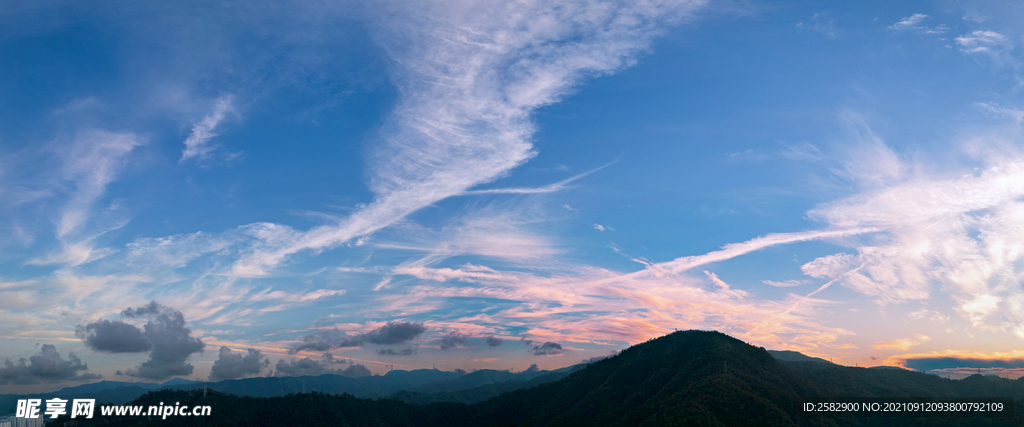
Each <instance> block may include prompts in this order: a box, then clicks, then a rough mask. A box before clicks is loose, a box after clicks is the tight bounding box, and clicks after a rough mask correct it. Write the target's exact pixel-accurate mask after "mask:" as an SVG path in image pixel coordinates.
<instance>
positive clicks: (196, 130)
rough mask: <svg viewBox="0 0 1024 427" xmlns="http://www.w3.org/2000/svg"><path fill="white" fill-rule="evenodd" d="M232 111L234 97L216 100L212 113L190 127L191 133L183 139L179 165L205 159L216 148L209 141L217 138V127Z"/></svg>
mask: <svg viewBox="0 0 1024 427" xmlns="http://www.w3.org/2000/svg"><path fill="white" fill-rule="evenodd" d="M233 111H234V97H232V96H230V95H228V96H223V97H220V98H218V99H217V101H216V103H215V105H214V107H213V111H211V112H210V114H208V115H206V117H203V120H201V121H199V123H196V124H195V125H193V126H192V133H190V134H189V136H188V138H187V139H185V149H184V150H182V152H181V159H180V160H179V163H184V162H185V161H186V160H189V159H197V160H202V159H204V158H207V157H208V156H209V155H210V153H211V152H212V151H213V150H214V149H215V148H216V146H215V145H214V144H212V143H211V142H210V140H211V139H213V138H214V137H216V136H217V133H216V130H217V126H218V125H220V123H221V122H222V121H224V119H225V118H226V116H227V115H228V114H229V113H231V112H233Z"/></svg>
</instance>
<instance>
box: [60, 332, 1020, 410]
mask: <svg viewBox="0 0 1024 427" xmlns="http://www.w3.org/2000/svg"><path fill="white" fill-rule="evenodd" d="M797 354H799V353H797ZM773 356H774V357H773ZM800 356H803V355H800ZM777 357H779V356H778V355H777V354H772V353H769V352H768V351H767V350H765V349H763V348H760V347H755V346H751V345H748V344H746V343H744V342H742V341H739V340H736V339H734V338H731V337H729V336H727V335H724V334H721V333H717V332H706V331H680V332H676V333H673V334H670V335H667V336H664V337H661V338H658V339H654V340H651V341H648V342H645V343H642V344H638V345H635V346H633V347H630V348H629V349H626V350H624V351H623V352H621V353H620V354H619V355H617V356H615V357H611V358H608V359H604V360H600V361H597V362H594V363H592V364H589V365H580V366H575V367H571V368H567V369H563V370H560V371H556V372H533V373H525V372H523V373H510V372H505V371H477V372H475V373H473V374H468V375H458V374H454V373H449V372H441V371H435V370H417V371H392V372H389V373H388V374H387V375H385V376H378V377H363V378H345V379H343V380H342V379H339V378H344V377H339V378H335V377H333V376H322V377H298V378H250V379H246V380H234V381H222V382H220V383H215V384H205V385H203V384H181V385H179V386H175V387H170V388H164V389H161V390H157V391H151V392H145V391H143V392H144V393H145V394H142V395H141V396H139V397H138V398H137V399H135V400H133V401H132V403H131V404H135V405H146V406H148V405H158V404H159V402H170V401H174V402H181V404H183V405H190V406H194V405H209V406H211V408H212V410H213V416H211V417H189V418H175V419H174V421H173V423H172V424H173V425H196V426H242V425H268V426H269V425H310V426H314V425H324V426H328V425H330V426H334V425H339V426H342V425H351V426H362V425H374V426H410V427H411V426H417V427H432V426H456V427H459V426H466V427H469V426H663V425H680V426H734V425H735V426H747V425H773V426H900V427H911V426H919V425H927V426H939V425H943V426H945V425H963V426H966V425H970V426H975V425H1000V426H1002V425H1018V426H1020V425H1024V422H1022V421H1024V400H1021V399H1024V380H1008V379H1005V378H998V377H983V376H981V375H974V376H971V377H968V378H967V379H964V380H949V379H945V378H940V377H937V376H934V375H927V374H923V373H919V372H913V371H906V370H881V369H868V368H853V367H846V366H840V365H835V364H831V363H828V362H827V361H824V360H822V359H815V358H810V357H807V356H803V357H804V358H806V359H810V360H806V359H801V361H780V360H777ZM782 357H788V358H794V357H796V356H795V355H794V354H788V353H783V355H782ZM797 359H799V358H797ZM303 384H304V385H305V387H306V391H307V392H306V393H300V392H301V390H297V391H287V390H286V391H278V392H277V394H276V396H275V393H274V388H275V387H276V388H279V389H280V388H282V387H287V388H288V390H293V389H294V388H295V387H302V386H303ZM204 387H206V391H204V390H202V389H203V388H204ZM314 387H320V388H317V389H316V392H312V391H313V388H314ZM345 387H349V388H351V387H357V388H359V390H360V393H363V395H364V396H369V397H377V396H384V395H389V396H391V398H388V399H380V398H374V399H365V398H359V397H357V396H356V395H354V393H349V392H343V391H337V390H342V389H344V388H345ZM391 387H396V388H395V389H392V390H395V391H389V390H388V389H389V388H391ZM124 388H125V387H118V388H115V389H113V390H122V389H124ZM134 388H135V389H139V388H138V387H134ZM183 388H185V389H186V390H183ZM187 389H190V390H187ZM399 389H401V391H398V390H399ZM218 390H224V391H228V390H231V391H228V392H226V393H225V392H223V391H218ZM242 392H244V393H246V394H248V396H241V395H240V394H241V393H242ZM282 392H283V393H284V395H283V396H282V395H281V393H282ZM256 393H259V394H263V395H268V396H274V397H252V396H254V395H255V394H256ZM375 393H381V394H378V395H376V396H374V394H375ZM837 396H844V397H853V396H855V397H909V396H931V397H987V396H991V397H1012V398H1013V399H1017V400H1016V405H1017V406H1018V407H1019V408H1020V410H1018V411H1017V412H1016V413H1017V417H1015V418H1009V419H979V418H865V417H860V418H854V417H848V418H829V417H824V416H821V415H811V416H808V415H807V414H804V413H801V412H800V410H799V407H800V406H799V405H800V404H801V403H802V402H804V401H807V400H808V399H825V398H832V397H837ZM168 422H171V421H170V420H161V419H159V418H155V419H148V418H146V417H135V418H132V417H106V418H97V419H93V420H89V421H87V422H84V423H82V424H80V425H85V426H92V425H97V426H99V425H103V426H127V425H140V426H145V425H154V426H156V425H160V426H167V425H172V424H168Z"/></svg>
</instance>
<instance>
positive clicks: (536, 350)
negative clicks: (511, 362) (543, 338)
mask: <svg viewBox="0 0 1024 427" xmlns="http://www.w3.org/2000/svg"><path fill="white" fill-rule="evenodd" d="M530 352H531V353H533V355H534V356H550V355H555V354H562V353H565V351H564V350H563V349H562V345H561V344H559V343H556V342H551V341H548V342H546V343H544V344H541V345H535V346H533V348H531V349H530Z"/></svg>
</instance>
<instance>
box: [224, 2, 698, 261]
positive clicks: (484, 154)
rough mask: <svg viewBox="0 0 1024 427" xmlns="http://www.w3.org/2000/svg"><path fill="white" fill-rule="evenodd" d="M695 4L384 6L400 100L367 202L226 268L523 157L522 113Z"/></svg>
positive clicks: (605, 67) (527, 148)
mask: <svg viewBox="0 0 1024 427" xmlns="http://www.w3.org/2000/svg"><path fill="white" fill-rule="evenodd" d="M702 4H703V2H701V1H683V2H675V1H668V2H647V3H640V4H621V5H612V6H610V5H601V6H598V5H594V4H591V3H588V2H580V1H562V2H558V3H555V4H552V3H548V2H517V3H473V2H442V3H423V4H418V5H417V6H416V7H411V8H408V7H406V8H401V9H396V10H395V11H394V12H395V13H393V14H389V15H387V17H388V23H387V25H385V26H384V27H383V28H382V29H381V31H380V33H379V34H378V38H379V40H380V41H381V43H382V44H383V45H384V46H385V47H386V49H387V50H388V52H389V53H390V54H391V56H392V57H393V58H394V59H395V63H396V64H398V68H397V69H396V70H395V76H396V78H397V81H396V83H397V85H398V86H399V87H401V88H402V92H403V94H404V97H403V98H402V100H401V101H400V102H399V104H398V106H397V107H396V108H395V110H394V111H393V112H392V114H391V116H390V118H389V119H388V122H387V124H386V125H385V126H384V130H383V131H382V134H381V136H380V143H379V144H378V145H377V146H376V147H375V155H374V156H373V158H372V160H371V165H372V173H371V180H370V182H371V189H372V190H373V191H374V193H375V194H376V198H375V200H374V201H373V202H371V203H369V204H368V205H366V206H365V207H364V208H362V209H360V210H359V211H357V212H355V213H353V214H352V215H351V216H350V217H348V218H346V219H344V220H343V221H341V222H340V223H339V224H335V225H325V226H321V227H316V228H313V229H311V230H308V231H305V232H296V233H293V234H292V235H291V236H290V237H289V238H288V239H285V240H281V241H277V242H266V244H263V245H260V246H259V247H255V248H253V249H252V250H251V251H250V252H249V253H248V254H246V255H245V256H244V257H243V258H242V259H240V260H238V261H237V262H236V263H235V264H234V266H233V267H232V275H233V276H234V277H256V276H261V275H264V274H266V272H267V270H268V269H271V268H274V267H275V266H277V265H278V264H279V263H281V262H283V261H284V260H285V259H287V257H289V256H290V255H291V254H294V253H297V252H299V251H303V250H322V249H326V248H332V247H335V246H337V245H339V244H341V243H343V242H346V241H348V240H350V239H353V238H355V237H358V236H363V235H366V234H370V233H373V232H375V231H377V230H379V229H381V228H383V227H386V226H389V225H391V224H393V223H395V222H396V221H398V220H399V219H401V218H404V217H406V216H407V215H409V214H411V213H412V212H415V211H417V210H419V209H422V208H423V207H425V206H428V205H430V204H432V203H434V202H436V201H438V200H442V199H445V198H447V197H451V196H455V195H458V194H464V193H466V191H467V190H469V189H470V188H472V187H474V186H476V185H479V184H481V183H485V182H490V181H493V180H495V179H497V178H499V177H501V176H503V175H504V174H506V173H507V172H508V171H509V170H511V169H512V168H514V167H516V166H518V165H520V164H522V163H523V162H525V161H527V160H528V159H530V158H531V157H533V156H534V155H535V151H534V149H533V147H532V144H531V143H530V139H529V138H530V136H531V135H532V134H533V132H534V129H533V125H532V123H531V121H530V113H531V112H532V111H533V110H534V109H536V108H538V107H541V106H544V105H548V104H550V103H552V102H555V101H557V100H558V99H559V98H560V97H561V96H563V95H564V94H566V93H568V92H569V91H570V90H571V89H572V87H573V86H574V85H575V84H577V83H578V82H579V81H580V80H581V79H583V78H584V77H587V76H591V75H599V74H603V73H610V72H614V71H616V70H618V69H620V68H623V67H625V66H628V65H630V64H631V63H632V58H633V57H634V56H635V55H637V54H638V53H640V52H641V51H643V50H644V49H646V48H647V45H648V42H649V40H650V39H651V38H652V37H653V36H654V35H655V34H656V33H657V26H658V24H660V23H663V22H666V21H672V20H675V19H678V18H680V17H682V16H685V15H686V14H687V13H688V12H690V11H692V10H694V9H696V8H697V7H699V6H701V5H702ZM405 6H408V5H407V4H406V5H405Z"/></svg>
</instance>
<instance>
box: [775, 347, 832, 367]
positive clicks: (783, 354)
mask: <svg viewBox="0 0 1024 427" xmlns="http://www.w3.org/2000/svg"><path fill="white" fill-rule="evenodd" d="M768 354H770V355H772V357H774V358H775V359H776V360H781V361H783V362H817V363H827V364H829V365H833V364H834V363H832V362H829V361H827V360H825V359H822V358H819V357H811V356H808V355H805V354H803V353H800V352H797V351H790V350H768Z"/></svg>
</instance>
